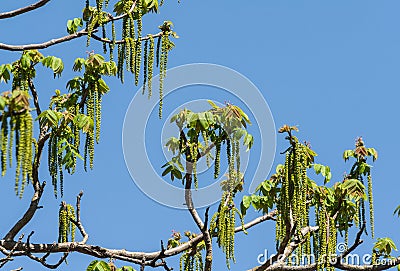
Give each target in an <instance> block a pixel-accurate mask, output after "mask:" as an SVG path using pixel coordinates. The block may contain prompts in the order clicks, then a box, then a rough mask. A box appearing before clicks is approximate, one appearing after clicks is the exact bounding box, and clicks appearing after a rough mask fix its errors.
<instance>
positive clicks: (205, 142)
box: [201, 131, 210, 168]
mask: <svg viewBox="0 0 400 271" xmlns="http://www.w3.org/2000/svg"><path fill="white" fill-rule="evenodd" d="M201 135H202V136H203V139H204V146H205V149H206V150H207V149H208V147H209V144H208V137H207V133H206V131H202V132H201ZM205 155H206V165H207V168H209V167H210V155H209V153H206V154H205Z"/></svg>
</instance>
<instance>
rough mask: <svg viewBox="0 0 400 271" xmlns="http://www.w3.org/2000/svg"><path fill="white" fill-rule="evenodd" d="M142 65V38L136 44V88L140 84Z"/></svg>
mask: <svg viewBox="0 0 400 271" xmlns="http://www.w3.org/2000/svg"><path fill="white" fill-rule="evenodd" d="M141 63H142V42H141V38H138V39H137V40H136V42H135V86H137V85H138V84H139V75H140V66H141Z"/></svg>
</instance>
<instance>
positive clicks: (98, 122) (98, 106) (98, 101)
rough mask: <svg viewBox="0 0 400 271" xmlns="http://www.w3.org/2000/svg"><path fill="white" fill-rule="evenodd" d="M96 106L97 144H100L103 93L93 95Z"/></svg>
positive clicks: (97, 92)
mask: <svg viewBox="0 0 400 271" xmlns="http://www.w3.org/2000/svg"><path fill="white" fill-rule="evenodd" d="M93 96H94V98H95V105H96V143H97V144H98V143H99V142H100V127H101V93H100V92H99V91H98V90H97V91H96V92H95V93H93Z"/></svg>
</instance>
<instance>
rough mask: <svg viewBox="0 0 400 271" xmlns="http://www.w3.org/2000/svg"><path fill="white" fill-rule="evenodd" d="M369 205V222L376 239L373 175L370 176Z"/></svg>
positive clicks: (372, 234)
mask: <svg viewBox="0 0 400 271" xmlns="http://www.w3.org/2000/svg"><path fill="white" fill-rule="evenodd" d="M368 203H369V222H370V227H371V236H372V238H374V237H375V232H374V201H373V195H372V177H371V174H368Z"/></svg>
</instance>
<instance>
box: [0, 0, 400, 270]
mask: <svg viewBox="0 0 400 271" xmlns="http://www.w3.org/2000/svg"><path fill="white" fill-rule="evenodd" d="M83 2H84V1H77V0H74V1H52V2H50V3H49V4H48V5H46V6H45V7H44V8H41V9H40V10H38V11H37V12H34V13H32V14H25V15H22V16H19V17H17V18H15V19H8V20H2V21H0V42H3V43H11V44H22V43H33V42H42V41H46V40H48V39H51V38H55V37H59V36H62V35H64V34H66V30H65V25H66V21H67V19H70V18H74V17H78V16H79V15H80V12H81V9H82V8H83V5H84V3H83ZM110 2H111V1H110ZM29 3H31V2H29V1H25V0H23V1H22V0H21V1H5V0H3V1H1V5H0V11H8V10H11V9H14V8H17V7H20V6H23V5H25V4H29ZM399 9H400V3H399V2H398V1H394V0H386V1H370V0H364V1H360V0H352V1H343V0H339V1H315V0H309V1H287V0H282V1H241V2H239V1H229V2H228V1H211V0H205V1H195V0H182V3H181V4H178V3H176V1H170V0H169V1H166V4H165V6H164V7H163V8H162V9H161V13H160V14H159V15H154V14H153V15H149V16H146V19H145V29H146V30H147V31H149V32H152V33H154V32H156V31H157V28H156V26H158V25H159V24H161V23H162V22H163V21H164V20H166V19H168V20H171V21H173V22H174V24H175V30H176V31H177V32H178V34H179V35H180V37H181V38H180V39H178V40H176V42H175V43H176V49H174V51H173V52H172V53H171V55H170V56H171V57H170V62H169V67H174V66H178V65H182V64H187V63H195V62H210V63H216V64H220V65H224V66H227V67H230V68H232V69H235V70H237V71H238V72H240V73H242V74H244V75H245V76H247V77H248V78H249V79H250V80H251V81H252V82H253V83H254V84H255V85H257V87H258V88H259V89H260V90H261V91H262V93H263V95H264V97H265V99H266V100H267V101H268V103H269V106H270V108H271V111H272V113H273V116H274V119H275V123H276V126H277V127H276V128H279V126H281V125H283V124H285V123H288V124H292V125H299V128H300V131H301V132H300V133H299V136H300V138H302V139H304V140H307V141H310V142H311V144H312V147H313V148H314V149H315V150H316V151H317V153H318V154H319V156H318V160H317V161H318V162H319V163H323V164H327V165H330V166H331V168H332V171H333V180H336V181H338V180H341V178H342V174H343V172H345V171H348V170H349V164H344V162H343V160H342V158H341V156H342V151H343V150H344V149H350V148H353V146H354V140H355V138H356V137H357V136H363V137H364V140H365V142H366V144H367V145H368V146H373V147H375V148H376V149H377V150H378V151H379V155H380V157H379V159H378V161H377V162H376V163H375V165H374V168H373V176H374V196H375V198H374V200H375V210H376V213H375V219H376V236H377V237H386V236H391V237H392V238H393V239H394V241H395V242H396V243H397V244H399V245H400V234H399V231H398V228H399V226H400V221H399V220H398V219H397V218H395V217H393V216H392V213H393V210H394V208H395V207H396V206H397V205H398V204H399V203H400V199H399V198H398V188H399V185H398V174H397V170H398V165H399V162H400V158H399V152H400V147H399V143H398V134H397V133H398V132H399V130H400V129H399V128H398V127H399V126H398V124H399V120H398V117H397V116H398V115H399V114H398V113H396V112H397V111H398V102H399V98H400V95H399V91H398V90H399V87H400V81H399V72H400V67H399V63H400V54H399V48H400V35H399V25H400V17H399V16H398V10H399ZM85 42H86V41H85V38H82V39H80V40H74V41H71V42H69V43H67V44H63V45H58V46H54V47H51V48H49V49H47V50H43V51H42V53H44V54H45V55H56V56H60V57H63V58H64V62H65V72H64V75H63V77H62V78H61V79H56V80H53V79H48V78H51V73H50V71H46V70H44V69H40V71H39V74H40V75H39V78H38V79H39V80H38V81H37V82H36V84H37V88H38V90H39V92H40V96H41V97H42V98H43V99H42V107H43V108H44V107H45V106H46V103H47V99H48V97H49V96H50V95H52V94H53V93H54V89H56V88H59V89H61V90H63V91H64V90H65V83H66V80H68V78H71V77H72V76H74V75H75V74H74V73H72V72H71V68H72V62H73V60H74V59H75V58H76V57H84V56H85V55H86V51H91V50H95V51H96V52H101V51H100V47H98V46H96V45H94V47H90V48H85ZM18 55H19V54H18V53H10V52H5V51H0V62H1V63H8V62H12V61H14V60H15V59H17V58H18ZM126 81H127V83H126V84H124V85H121V84H120V83H119V82H118V80H116V79H109V80H107V82H108V83H109V85H110V87H111V92H110V93H109V94H107V96H106V97H105V98H104V104H103V109H104V111H103V122H102V127H103V130H102V139H101V144H100V145H98V146H96V158H95V169H94V170H93V171H90V172H88V173H84V172H82V171H80V172H78V173H77V174H75V175H74V176H67V177H66V178H65V183H66V185H65V200H66V201H68V202H71V203H73V202H75V197H76V195H77V194H78V193H79V191H80V190H81V189H83V190H84V191H85V195H84V197H83V200H82V220H83V223H84V225H85V227H86V229H87V231H88V233H89V235H90V239H89V243H91V244H97V245H101V246H105V247H111V248H125V249H127V250H133V251H154V250H158V249H159V242H160V240H161V239H162V240H164V241H165V242H166V240H167V239H168V238H169V236H170V234H171V230H172V229H174V230H177V231H184V230H187V229H189V230H192V231H196V232H197V229H196V227H195V225H194V223H193V222H192V220H191V218H190V216H189V214H188V213H187V212H186V211H182V210H175V209H171V208H167V207H163V206H161V205H159V204H157V203H155V202H154V201H152V200H151V199H149V198H147V197H146V196H145V195H144V194H143V193H141V192H140V191H139V190H138V188H137V187H136V186H135V184H134V183H133V181H132V180H131V178H130V176H129V173H128V171H127V169H126V166H125V162H124V158H123V153H122V146H121V134H122V124H123V120H124V115H125V112H126V109H127V107H128V105H129V102H130V100H131V98H132V97H133V95H134V94H135V92H136V90H137V87H134V86H133V85H132V84H131V83H130V82H132V78H131V77H129V76H128V77H127V80H126ZM8 89H9V86H6V85H4V84H2V85H0V90H1V91H5V90H8ZM223 101H224V100H223V99H222V100H221V101H220V102H223ZM182 102H185V101H184V100H183V99H182ZM173 109H174V108H172V107H169V105H168V101H167V102H166V106H165V110H166V112H169V111H168V110H170V111H171V110H173ZM166 115H167V114H166ZM154 123H155V124H157V122H154ZM159 125H162V122H160V124H159ZM255 140H256V143H255V144H256V145H255V147H257V146H258V145H257V144H258V143H257V138H256V139H255ZM277 143H278V144H277V153H278V152H280V151H283V150H285V149H286V142H284V140H282V138H280V137H279V136H278V139H277ZM281 161H282V156H279V155H277V156H276V160H275V164H276V163H279V162H281ZM163 162H164V161H160V164H162V163H163ZM13 179H14V177H13V174H12V172H9V173H8V174H7V175H6V176H5V177H4V178H2V179H1V180H0V189H1V197H0V206H1V207H0V208H1V214H2V215H1V219H0V234H2V235H4V234H5V233H6V232H7V231H8V230H9V228H10V227H11V225H12V223H13V222H14V221H16V219H18V218H19V217H20V216H21V214H22V213H23V211H24V210H25V209H26V206H27V204H28V203H29V200H30V196H31V194H32V191H31V189H28V191H26V193H25V197H24V198H23V199H22V200H19V199H18V198H17V197H15V196H14V195H13V190H14V189H13V187H14V182H13ZM41 179H44V180H48V183H49V176H48V173H47V171H46V162H45V160H44V162H43V168H42V170H41ZM59 203H60V199H54V196H53V193H52V188H51V185H50V184H49V185H48V186H47V189H46V192H45V194H44V196H43V200H42V204H43V205H44V208H43V209H41V210H39V211H38V212H37V215H36V216H35V218H34V219H33V220H32V222H31V223H29V225H28V226H27V227H26V228H25V229H24V231H23V232H24V233H26V234H28V233H29V232H30V231H31V230H35V234H34V236H33V237H32V242H50V243H51V242H54V241H55V240H56V239H57V234H58V232H57V223H58V222H57V212H58V205H59ZM215 207H216V206H214V208H215ZM200 212H203V210H200ZM256 216H257V214H256V213H250V214H249V216H248V217H246V220H250V219H252V218H254V217H256ZM273 239H274V230H273V226H272V223H264V224H262V225H258V226H257V227H255V228H253V229H251V230H250V231H249V235H248V236H246V237H244V235H243V234H239V235H238V238H237V243H236V259H237V264H235V265H232V268H231V269H232V270H244V269H246V268H250V267H253V266H255V265H257V255H258V254H260V253H263V252H264V249H268V250H269V251H270V253H271V252H273V251H274V242H273ZM350 239H351V240H352V239H353V238H350ZM364 239H365V240H366V242H365V244H363V245H362V248H361V249H359V250H358V251H359V252H360V253H361V254H362V253H366V252H368V251H370V249H371V244H372V241H371V240H370V238H369V237H365V238H364ZM214 251H215V253H216V257H215V258H214V267H215V270H225V269H226V267H225V261H224V256H223V255H222V253H221V252H220V251H219V249H218V248H216V247H215V249H214ZM176 259H177V258H176ZM91 260H92V258H91V257H85V256H79V255H77V254H72V255H71V256H70V257H69V260H68V262H69V264H68V265H63V266H62V267H60V268H59V270H84V269H85V267H86V266H87V265H88V263H89V262H90V261H91ZM168 262H169V263H170V264H171V265H172V266H173V267H174V270H178V269H179V266H178V261H177V260H168ZM120 264H121V263H120V262H117V265H120ZM21 265H23V266H24V267H25V268H24V270H42V269H43V268H42V267H41V266H39V265H38V264H36V263H32V262H28V263H25V261H22V262H21V261H19V262H18V261H15V263H14V262H13V263H9V264H7V265H6V267H5V270H9V269H13V268H17V267H19V266H21ZM149 269H150V268H149ZM146 270H147V269H146Z"/></svg>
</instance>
